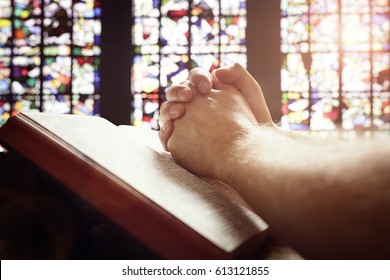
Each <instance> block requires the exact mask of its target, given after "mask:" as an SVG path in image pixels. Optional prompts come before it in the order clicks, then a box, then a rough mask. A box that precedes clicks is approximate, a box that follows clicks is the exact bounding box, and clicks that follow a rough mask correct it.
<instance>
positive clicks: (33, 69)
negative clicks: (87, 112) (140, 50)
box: [0, 0, 101, 125]
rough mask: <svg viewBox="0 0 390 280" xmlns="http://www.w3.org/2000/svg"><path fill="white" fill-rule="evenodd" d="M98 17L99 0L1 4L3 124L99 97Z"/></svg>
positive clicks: (68, 110) (13, 0)
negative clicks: (21, 114)
mask: <svg viewBox="0 0 390 280" xmlns="http://www.w3.org/2000/svg"><path fill="white" fill-rule="evenodd" d="M100 17H101V1H100V0H61V1H59V0H0V95H2V96H1V97H2V105H1V106H2V112H1V114H2V120H3V121H4V120H6V119H7V118H8V116H9V115H12V114H15V113H16V112H19V111H26V110H38V111H44V112H57V113H72V111H76V110H74V108H73V107H72V105H73V103H72V102H71V101H72V100H76V99H77V98H76V97H73V95H74V94H75V95H76V94H83V95H88V94H94V97H93V100H98V99H99V95H98V92H99V87H100V74H99V66H100V58H99V56H100V53H101V50H100V45H101V42H100V40H101V39H100V36H101V20H100ZM77 96H78V95H77ZM79 99H80V100H81V99H82V102H83V103H88V102H86V99H85V98H84V97H83V98H79ZM74 104H78V103H77V102H74ZM96 104H98V102H97V103H96ZM94 108H95V109H94V110H93V111H92V112H93V114H94V115H97V114H98V106H97V105H96V106H94ZM7 114H8V115H7ZM0 125H1V124H0Z"/></svg>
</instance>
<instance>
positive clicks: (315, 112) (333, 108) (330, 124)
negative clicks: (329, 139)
mask: <svg viewBox="0 0 390 280" xmlns="http://www.w3.org/2000/svg"><path fill="white" fill-rule="evenodd" d="M311 99H312V107H311V116H310V129H312V130H334V129H336V127H337V126H336V122H337V120H338V119H339V117H340V116H339V99H338V93H337V92H335V93H333V94H332V93H313V94H312V96H311Z"/></svg>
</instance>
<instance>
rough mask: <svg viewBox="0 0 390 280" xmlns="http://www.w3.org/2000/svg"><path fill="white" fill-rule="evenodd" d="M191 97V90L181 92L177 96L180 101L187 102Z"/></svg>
mask: <svg viewBox="0 0 390 280" xmlns="http://www.w3.org/2000/svg"><path fill="white" fill-rule="evenodd" d="M189 96H190V90H189V89H187V88H184V89H182V90H180V91H179V92H178V94H177V97H178V98H179V100H180V101H187V100H188V98H189Z"/></svg>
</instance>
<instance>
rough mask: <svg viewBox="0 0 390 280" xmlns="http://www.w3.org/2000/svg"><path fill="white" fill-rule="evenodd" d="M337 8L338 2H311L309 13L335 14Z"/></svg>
mask: <svg viewBox="0 0 390 280" xmlns="http://www.w3.org/2000/svg"><path fill="white" fill-rule="evenodd" d="M338 8H339V1H338V0H327V1H324V0H311V1H310V13H311V14H314V15H315V14H317V15H318V14H335V13H337V11H338Z"/></svg>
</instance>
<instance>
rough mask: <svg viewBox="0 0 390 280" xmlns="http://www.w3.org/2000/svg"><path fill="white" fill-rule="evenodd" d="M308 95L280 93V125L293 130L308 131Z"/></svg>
mask: <svg viewBox="0 0 390 280" xmlns="http://www.w3.org/2000/svg"><path fill="white" fill-rule="evenodd" d="M308 97H309V94H308V93H299V92H283V93H282V112H283V114H284V116H283V118H282V125H285V126H287V127H289V128H291V129H294V130H307V129H309V120H310V118H309V108H308V107H309V98H308Z"/></svg>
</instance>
